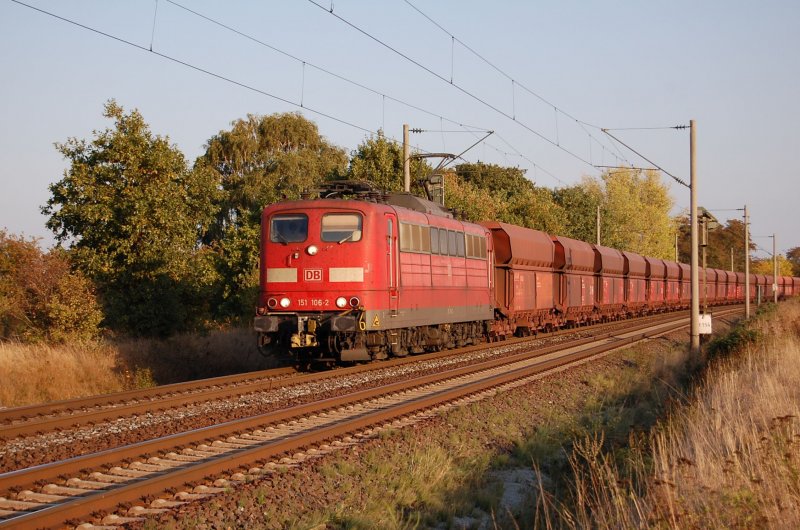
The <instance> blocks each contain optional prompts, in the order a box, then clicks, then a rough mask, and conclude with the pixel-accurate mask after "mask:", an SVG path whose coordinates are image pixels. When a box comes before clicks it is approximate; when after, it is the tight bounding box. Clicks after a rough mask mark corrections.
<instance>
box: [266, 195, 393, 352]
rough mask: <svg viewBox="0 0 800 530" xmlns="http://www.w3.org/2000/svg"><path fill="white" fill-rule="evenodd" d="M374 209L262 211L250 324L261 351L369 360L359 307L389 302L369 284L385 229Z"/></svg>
mask: <svg viewBox="0 0 800 530" xmlns="http://www.w3.org/2000/svg"><path fill="white" fill-rule="evenodd" d="M379 210H381V208H380V207H379V206H378V205H376V204H370V203H364V202H357V201H343V200H324V199H322V200H317V201H297V202H286V203H280V204H276V205H272V206H270V207H268V208H266V209H265V210H264V212H263V214H262V229H261V239H262V244H261V267H260V285H261V289H260V292H259V300H258V308H257V316H256V318H255V329H256V331H257V332H258V334H259V347H260V348H261V350H262V352H264V353H289V354H291V356H292V357H295V358H303V357H307V358H309V359H313V360H317V359H319V358H322V359H323V360H330V361H333V360H369V359H370V358H371V357H370V356H369V354H368V352H367V349H366V348H365V345H364V344H363V343H360V342H359V340H358V337H359V333H358V331H363V330H364V329H365V328H366V326H365V324H364V321H363V318H364V310H365V308H366V307H369V306H370V305H374V304H375V303H380V301H381V300H380V299H381V298H383V297H386V296H388V293H387V292H386V290H385V289H381V288H380V287H381V286H379V285H377V282H376V281H375V279H376V278H381V277H382V275H383V274H384V269H385V267H386V261H387V260H386V255H387V252H390V251H391V249H390V248H388V247H387V246H388V245H391V237H392V236H391V234H390V233H387V231H389V230H392V224H391V221H389V224H388V225H387V222H386V221H385V220H384V219H383V218H384V217H388V216H387V215H385V214H384V212H381V211H379ZM369 231H371V232H370V233H369V237H367V233H368V232H369ZM378 232H383V233H378Z"/></svg>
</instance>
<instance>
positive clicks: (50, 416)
mask: <svg viewBox="0 0 800 530" xmlns="http://www.w3.org/2000/svg"><path fill="white" fill-rule="evenodd" d="M680 314H682V313H675V315H680ZM653 318H657V317H644V318H643V319H637V322H638V321H644V322H646V321H647V319H653ZM624 325H625V324H624V323H621V322H619V321H618V322H614V323H610V324H605V325H600V326H595V327H593V328H592V331H591V332H592V333H602V332H603V331H604V327H605V328H610V329H613V328H614V327H615V326H616V327H619V326H624ZM584 329H588V328H584ZM574 333H575V330H572V329H565V330H560V331H556V332H554V333H548V334H546V335H544V336H545V337H547V338H557V337H561V336H563V335H565V334H574ZM507 342H508V343H515V342H518V340H512V341H507ZM481 347H485V345H480V346H478V348H481ZM469 350H470V348H467V349H459V350H448V351H445V352H439V353H435V354H427V355H417V356H413V357H409V358H404V359H393V360H391V361H386V362H382V363H374V364H367V365H360V366H354V367H350V368H344V369H343V371H336V372H334V371H327V372H318V373H305V374H303V373H298V372H297V370H295V369H294V368H278V369H272V370H262V371H258V372H251V373H247V374H236V375H229V376H223V377H215V378H211V379H203V380H199V381H189V382H185V383H176V384H170V385H163V386H159V387H155V388H148V389H140V390H131V391H126V392H118V393H114V394H105V395H100V396H90V397H84V398H77V399H71V400H64V401H56V402H50V403H43V404H40V405H31V406H24V407H15V408H8V409H2V410H0V440H11V439H13V438H17V437H25V436H32V435H36V434H40V433H46V432H51V431H56V430H61V429H68V428H74V427H80V426H84V425H92V424H96V423H100V422H107V421H111V420H115V419H118V418H124V417H129V416H136V415H140V414H152V413H154V412H155V413H157V412H159V411H164V410H168V409H174V408H179V407H185V406H187V405H191V404H195V403H201V402H207V401H212V400H216V399H226V398H231V397H235V396H242V395H246V394H250V393H255V392H261V391H265V390H270V389H273V388H275V387H276V385H281V386H288V385H300V384H304V383H307V382H313V381H320V380H324V379H330V378H334V377H339V376H341V374H342V373H350V374H354V373H359V372H367V371H370V370H376V369H379V368H386V367H391V366H400V365H403V364H408V363H413V362H418V361H420V360H425V359H431V358H442V357H448V356H453V355H457V354H459V353H462V352H464V351H469Z"/></svg>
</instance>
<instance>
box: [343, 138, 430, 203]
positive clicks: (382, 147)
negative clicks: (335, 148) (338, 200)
mask: <svg viewBox="0 0 800 530" xmlns="http://www.w3.org/2000/svg"><path fill="white" fill-rule="evenodd" d="M431 170H432V168H431V166H430V165H429V164H428V163H427V162H425V160H420V159H418V158H412V159H411V163H410V172H411V191H412V193H414V194H415V195H419V196H423V197H424V196H425V190H424V189H423V187H422V186H421V184H420V183H419V182H418V181H419V180H420V179H424V178H426V177H427V176H428V175H429V174H430V173H431ZM347 178H349V179H351V180H366V181H369V182H372V183H373V184H374V185H375V186H376V187H377V188H378V189H380V190H385V191H403V184H404V178H403V149H402V147H401V146H400V145H398V144H397V143H396V142H393V141H391V140H388V139H387V138H386V136H384V134H383V131H378V134H377V135H374V136H370V137H369V138H367V139H365V140H364V141H363V142H362V143H361V144H360V145H359V146H358V147H357V148H356V150H355V151H353V152H352V153H351V158H350V166H349V167H348V169H347Z"/></svg>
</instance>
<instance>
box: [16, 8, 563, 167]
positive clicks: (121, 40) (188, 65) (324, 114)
mask: <svg viewBox="0 0 800 530" xmlns="http://www.w3.org/2000/svg"><path fill="white" fill-rule="evenodd" d="M11 1H12V2H14V3H16V4H18V5H20V6H23V7H26V8H28V9H31V10H33V11H36V12H39V13H41V14H44V15H47V16H50V17H52V18H55V19H56V20H60V21H62V22H66V23H68V24H71V25H73V26H76V27H78V28H81V29H84V30H86V31H89V32H91V33H95V34H97V35H100V36H103V37H106V38H108V39H111V40H114V41H117V42H119V43H122V44H125V45H127V46H130V47H132V48H135V49H137V50H140V51H143V52H147V53H151V54H153V55H156V56H158V57H161V58H162V59H165V60H167V61H170V62H173V63H176V64H179V65H181V66H184V67H186V68H189V69H192V70H195V71H197V72H200V73H203V74H205V75H208V76H211V77H214V78H216V79H218V80H221V81H225V82H227V83H230V84H233V85H236V86H238V87H240V88H244V89H246V90H249V91H252V92H255V93H257V94H260V95H263V96H267V97H269V98H272V99H275V100H277V101H280V102H282V103H286V104H288V105H291V106H294V107H298V108H300V109H304V110H307V111H309V112H311V113H313V114H316V115H318V116H322V117H324V118H327V119H329V120H332V121H335V122H337V123H340V124H342V125H345V126H348V127H352V128H354V129H357V130H360V131H362V132H365V133H367V134H370V135H379V134H380V132H379V131H374V130H372V129H369V128H367V127H363V126H361V125H358V124H355V123H353V122H350V121H347V120H345V119H343V118H339V117H337V116H334V115H332V114H329V113H327V112H324V111H321V110H318V109H316V108H313V107H309V106H305V105H303V103H302V102H300V103H298V102H295V101H291V100H289V99H286V98H284V97H281V96H277V95H275V94H272V93H270V92H267V91H265V90H262V89H260V88H257V87H254V86H252V85H249V84H246V83H243V82H241V81H237V80H235V79H233V78H230V77H227V76H224V75H221V74H218V73H216V72H213V71H211V70H208V69H206V68H203V67H200V66H197V65H195V64H192V63H189V62H187V61H184V60H181V59H178V58H176V57H173V56H170V55H168V54H165V53H162V52H159V51H156V50H152V49H150V48H148V47H145V46H142V45H140V44H137V43H135V42H132V41H129V40H126V39H124V38H121V37H118V36H116V35H113V34H110V33H107V32H105V31H102V30H99V29H97V28H94V27H91V26H87V25H85V24H82V23H80V22H77V21H75V20H72V19H69V18H66V17H64V16H61V15H58V14H56V13H53V12H50V11H47V10H45V9H41V8H39V7H36V6H33V5H30V4H27V3H25V2H22V1H21V0H11ZM168 1H170V3H172V4H174V5H176V6H177V7H181V8H183V6H180V5H178V4H177V3H175V2H172V1H171V0H168ZM198 16H202V15H200V14H198ZM204 18H206V17H204ZM231 30H232V31H236V30H233V29H231ZM265 45H266V46H269V45H267V44H265ZM281 53H282V52H281ZM331 75H334V76H337V75H336V74H333V73H331ZM337 77H340V76H337ZM362 88H365V89H367V90H370V91H371V89H369V88H368V87H362ZM384 96H385V95H384ZM385 97H390V98H391V96H385ZM392 99H394V98H392ZM398 101H399V102H401V103H403V104H407V103H405V102H402V101H400V100H398ZM409 106H411V107H412V108H416V107H415V106H413V105H410V104H409ZM419 110H421V111H423V112H427V111H425V110H424V109H419ZM433 115H435V116H437V117H439V118H440V119H441V120H447V121H448V122H451V123H454V124H456V125H459V126H460V127H463V128H465V129H466V131H465V132H470V133H472V134H476V132H477V131H482V132H485V131H486V130H485V129H479V128H477V127H475V128H474V129H475V130H470V129H469V127H471V126H468V125H464V124H461V123H459V122H457V121H455V120H450V119H449V118H445V117H443V116H439V115H437V114H435V113H434V114H433ZM459 132H464V131H459ZM383 137H384V138H386V139H387V140H388V141H390V142H392V143H394V144H396V145H402V141H400V140H398V139H396V138H394V137H391V136H386V135H385V134H383ZM506 143H507V142H506ZM512 147H513V146H512ZM417 149H418V150H419V151H420V152H423V153H426V152H427V151H426V150H424V149H419V147H417ZM514 149H516V148H514ZM498 152H500V151H499V150H498ZM524 158H525V159H526V160H528V161H529V162H530V163H531V164H533V165H534V167H539V169H542V170H543V171H545V172H546V173H547V174H549V175H551V176H553V178H555V179H556V180H558V181H559V182H563V181H561V180H560V179H558V177H555V175H553V174H552V173H550V172H549V171H547V170H545V169H544V168H542V167H541V166H538V165H537V164H536V163H535V162H533V161H532V160H531V159H529V158H528V157H524Z"/></svg>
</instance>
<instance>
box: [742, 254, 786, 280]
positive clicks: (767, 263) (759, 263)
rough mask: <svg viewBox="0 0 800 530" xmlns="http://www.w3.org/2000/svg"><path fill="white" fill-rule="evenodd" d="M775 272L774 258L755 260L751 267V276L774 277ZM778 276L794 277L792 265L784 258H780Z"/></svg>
mask: <svg viewBox="0 0 800 530" xmlns="http://www.w3.org/2000/svg"><path fill="white" fill-rule="evenodd" d="M774 272H775V269H774V265H773V262H772V258H764V259H754V260H753V263H752V264H751V265H750V273H751V274H766V275H767V276H772V275H773V274H774ZM778 276H792V264H791V263H790V262H789V260H788V259H786V258H785V257H783V256H778Z"/></svg>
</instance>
